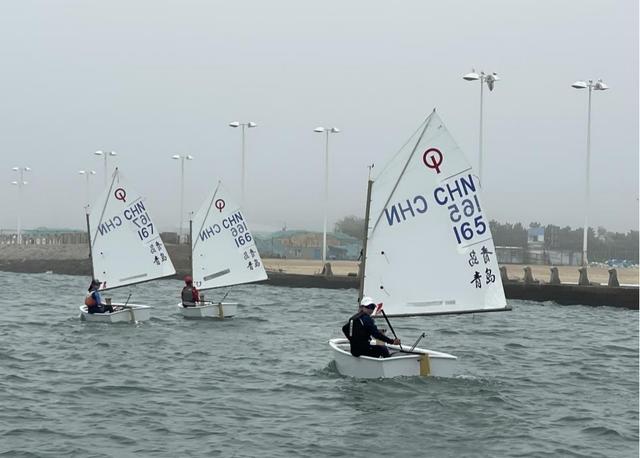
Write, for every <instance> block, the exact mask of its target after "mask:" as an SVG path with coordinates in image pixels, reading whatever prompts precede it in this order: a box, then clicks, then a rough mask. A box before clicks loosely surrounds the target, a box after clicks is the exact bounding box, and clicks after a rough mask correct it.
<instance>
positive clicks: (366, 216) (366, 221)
mask: <svg viewBox="0 0 640 458" xmlns="http://www.w3.org/2000/svg"><path fill="white" fill-rule="evenodd" d="M372 186H373V180H371V178H369V181H368V182H367V205H366V209H365V212H364V239H363V241H362V261H361V262H360V290H359V292H358V303H359V302H360V300H361V299H362V295H363V293H364V268H365V264H366V262H367V238H368V235H369V209H370V208H371V187H372Z"/></svg>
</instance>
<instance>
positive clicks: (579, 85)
mask: <svg viewBox="0 0 640 458" xmlns="http://www.w3.org/2000/svg"><path fill="white" fill-rule="evenodd" d="M571 87H572V88H574V89H589V107H588V109H587V161H586V162H587V164H586V172H585V173H586V179H585V208H584V230H583V233H582V265H583V266H586V265H587V264H588V263H589V261H588V258H587V234H588V233H589V181H590V177H589V175H590V162H591V91H606V90H607V89H609V86H607V85H606V84H605V83H604V82H603V81H602V80H601V79H600V80H598V81H596V82H595V83H594V82H593V80H589V82H585V81H576V82H575V83H573V84H572V85H571Z"/></svg>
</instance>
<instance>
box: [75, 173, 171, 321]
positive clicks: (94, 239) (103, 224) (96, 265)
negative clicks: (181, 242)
mask: <svg viewBox="0 0 640 458" xmlns="http://www.w3.org/2000/svg"><path fill="white" fill-rule="evenodd" d="M87 231H88V233H89V248H90V256H91V273H92V277H93V278H95V279H98V280H100V289H99V291H100V292H101V293H102V292H103V291H108V290H112V289H115V288H120V287H124V286H130V285H134V284H137V283H142V282H147V281H150V280H155V279H158V278H163V277H168V276H171V275H174V274H175V273H176V270H175V268H174V267H173V263H172V262H171V259H170V258H169V254H168V253H167V249H166V248H165V246H164V243H163V242H162V239H161V238H160V233H159V232H158V229H157V226H156V225H155V224H154V223H153V220H152V219H151V216H150V215H149V211H148V209H147V206H146V204H145V202H144V200H143V198H142V196H141V195H140V194H139V193H138V192H136V191H135V190H134V189H133V188H132V187H131V186H130V185H129V184H128V183H127V182H126V181H125V180H124V178H123V177H122V174H121V173H120V172H119V171H118V169H117V168H116V170H115V172H114V173H113V177H112V179H111V183H110V184H109V186H107V188H106V189H105V190H104V191H103V192H102V194H101V195H100V196H99V197H98V198H97V200H96V202H95V204H94V206H93V207H92V211H91V212H90V213H89V212H87ZM111 305H112V306H113V307H114V309H115V311H114V312H111V313H109V312H105V313H88V311H87V306H86V305H82V306H80V313H81V315H80V317H81V319H83V320H86V321H98V322H105V323H117V322H129V321H134V322H135V321H146V320H148V319H149V318H150V316H151V307H150V306H148V305H142V304H130V303H128V301H127V302H126V303H112V304H111Z"/></svg>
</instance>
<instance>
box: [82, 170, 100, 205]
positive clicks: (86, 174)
mask: <svg viewBox="0 0 640 458" xmlns="http://www.w3.org/2000/svg"><path fill="white" fill-rule="evenodd" d="M78 174H79V175H84V176H85V178H86V179H87V180H86V183H87V184H86V188H85V196H86V199H87V212H88V210H89V205H90V202H89V200H90V199H91V196H90V194H89V177H90V176H91V175H95V174H96V171H95V170H78Z"/></svg>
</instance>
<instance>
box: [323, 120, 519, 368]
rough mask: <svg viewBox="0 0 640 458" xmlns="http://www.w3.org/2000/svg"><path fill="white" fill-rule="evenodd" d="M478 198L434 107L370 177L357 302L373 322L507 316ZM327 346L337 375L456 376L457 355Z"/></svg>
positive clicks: (343, 343) (475, 183)
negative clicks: (367, 306)
mask: <svg viewBox="0 0 640 458" xmlns="http://www.w3.org/2000/svg"><path fill="white" fill-rule="evenodd" d="M479 194H480V183H479V180H478V178H477V176H475V175H474V174H473V170H472V167H471V166H470V164H469V163H468V162H467V160H466V158H465V157H464V155H463V153H462V150H461V149H460V148H459V147H458V145H456V143H455V141H454V140H453V138H452V137H451V135H450V134H449V132H448V131H447V129H446V127H445V126H444V123H443V122H442V120H441V119H440V117H439V116H438V115H437V113H436V112H435V110H434V111H433V113H431V115H430V116H429V117H428V118H427V119H426V120H425V121H424V123H423V124H422V125H421V126H420V128H419V129H418V130H417V131H416V133H415V134H414V135H413V136H412V137H411V138H410V140H409V141H408V142H407V143H406V144H405V145H404V147H403V148H402V149H401V150H400V151H399V152H398V153H397V154H396V155H395V156H394V158H393V159H392V160H391V161H389V163H387V164H386V166H385V167H384V169H383V170H382V171H381V172H380V173H379V174H378V176H377V177H376V179H375V180H374V181H372V180H369V186H368V192H367V208H366V215H365V219H366V235H365V244H364V250H363V260H362V262H363V264H364V268H363V269H362V272H363V275H361V280H360V282H361V284H360V297H363V296H370V297H372V298H373V299H374V301H375V302H376V303H378V307H377V308H376V310H375V312H374V315H377V314H379V313H381V311H384V312H386V315H387V316H389V317H392V316H396V317H397V316H401V317H409V316H418V315H443V314H461V313H479V312H491V311H504V310H510V308H509V307H508V306H507V302H506V299H505V295H504V289H503V287H502V280H501V277H500V270H499V266H498V262H497V258H496V250H495V247H494V244H493V238H492V236H491V231H490V229H489V219H488V218H487V217H486V214H485V212H484V210H485V208H484V206H483V205H482V204H481V200H480V195H479ZM378 316H379V315H378ZM329 343H330V347H331V351H332V356H333V358H334V360H335V364H336V368H337V370H338V372H340V373H341V374H343V375H348V376H353V377H362V378H377V377H395V376H400V375H404V376H413V375H423V376H424V375H431V376H441V377H449V376H452V375H454V374H455V373H456V366H457V358H456V357H455V356H453V355H450V354H447V353H442V352H438V351H433V350H427V349H422V348H412V349H411V352H406V350H407V347H406V346H405V347H403V348H400V347H398V346H394V345H389V346H388V347H389V349H390V350H392V351H394V353H392V356H391V357H389V358H372V357H368V356H360V357H354V356H352V355H351V353H350V352H349V342H348V340H347V339H345V338H338V339H331V340H330V342H329ZM401 350H402V351H401Z"/></svg>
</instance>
